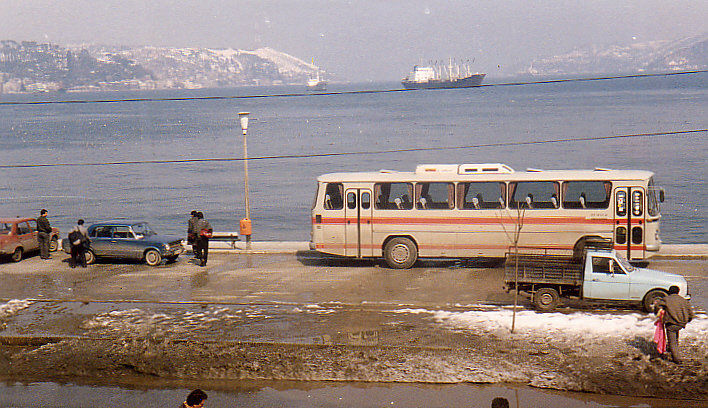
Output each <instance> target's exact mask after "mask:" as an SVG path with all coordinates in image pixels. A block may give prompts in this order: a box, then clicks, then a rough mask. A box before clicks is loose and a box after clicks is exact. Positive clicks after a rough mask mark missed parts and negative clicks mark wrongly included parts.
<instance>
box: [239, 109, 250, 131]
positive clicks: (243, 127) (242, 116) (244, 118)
mask: <svg viewBox="0 0 708 408" xmlns="http://www.w3.org/2000/svg"><path fill="white" fill-rule="evenodd" d="M249 114H250V112H239V113H238V117H239V119H240V120H241V130H242V131H243V134H244V135H245V134H246V131H247V130H248V115H249Z"/></svg>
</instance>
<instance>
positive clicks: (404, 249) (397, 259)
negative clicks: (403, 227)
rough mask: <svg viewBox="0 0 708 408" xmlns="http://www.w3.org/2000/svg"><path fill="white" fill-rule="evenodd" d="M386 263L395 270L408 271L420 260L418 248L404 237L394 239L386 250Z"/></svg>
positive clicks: (389, 242) (387, 245)
mask: <svg viewBox="0 0 708 408" xmlns="http://www.w3.org/2000/svg"><path fill="white" fill-rule="evenodd" d="M384 257H385V258H386V263H388V266H390V267H391V268H393V269H408V268H410V267H411V266H413V264H415V261H417V260H418V248H417V247H416V246H415V244H414V243H413V241H411V240H410V239H408V238H404V237H397V238H394V239H392V240H390V241H388V243H387V244H386V248H384Z"/></svg>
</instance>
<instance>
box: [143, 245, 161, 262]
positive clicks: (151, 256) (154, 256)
mask: <svg viewBox="0 0 708 408" xmlns="http://www.w3.org/2000/svg"><path fill="white" fill-rule="evenodd" d="M161 262H162V255H160V253H159V252H157V250H155V249H148V250H147V252H145V263H146V264H148V265H150V266H157V265H159V264H160V263H161Z"/></svg>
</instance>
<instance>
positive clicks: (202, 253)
mask: <svg viewBox="0 0 708 408" xmlns="http://www.w3.org/2000/svg"><path fill="white" fill-rule="evenodd" d="M197 218H198V220H197V223H196V224H195V230H196V232H197V241H196V244H197V251H198V252H199V265H201V266H206V264H207V258H208V257H209V238H210V237H211V234H212V232H214V230H212V229H211V224H209V221H207V220H205V219H204V214H202V212H201V211H199V212H198V213H197Z"/></svg>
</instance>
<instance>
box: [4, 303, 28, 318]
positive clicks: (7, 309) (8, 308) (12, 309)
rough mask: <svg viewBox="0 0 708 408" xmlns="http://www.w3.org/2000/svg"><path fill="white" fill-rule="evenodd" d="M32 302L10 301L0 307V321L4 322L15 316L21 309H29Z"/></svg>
mask: <svg viewBox="0 0 708 408" xmlns="http://www.w3.org/2000/svg"><path fill="white" fill-rule="evenodd" d="M31 304H32V302H30V301H28V300H18V299H12V300H10V301H9V302H7V303H5V304H4V305H0V320H6V319H9V318H11V317H12V316H14V315H16V314H17V312H19V311H20V310H22V309H26V308H28V307H30V305H31Z"/></svg>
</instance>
